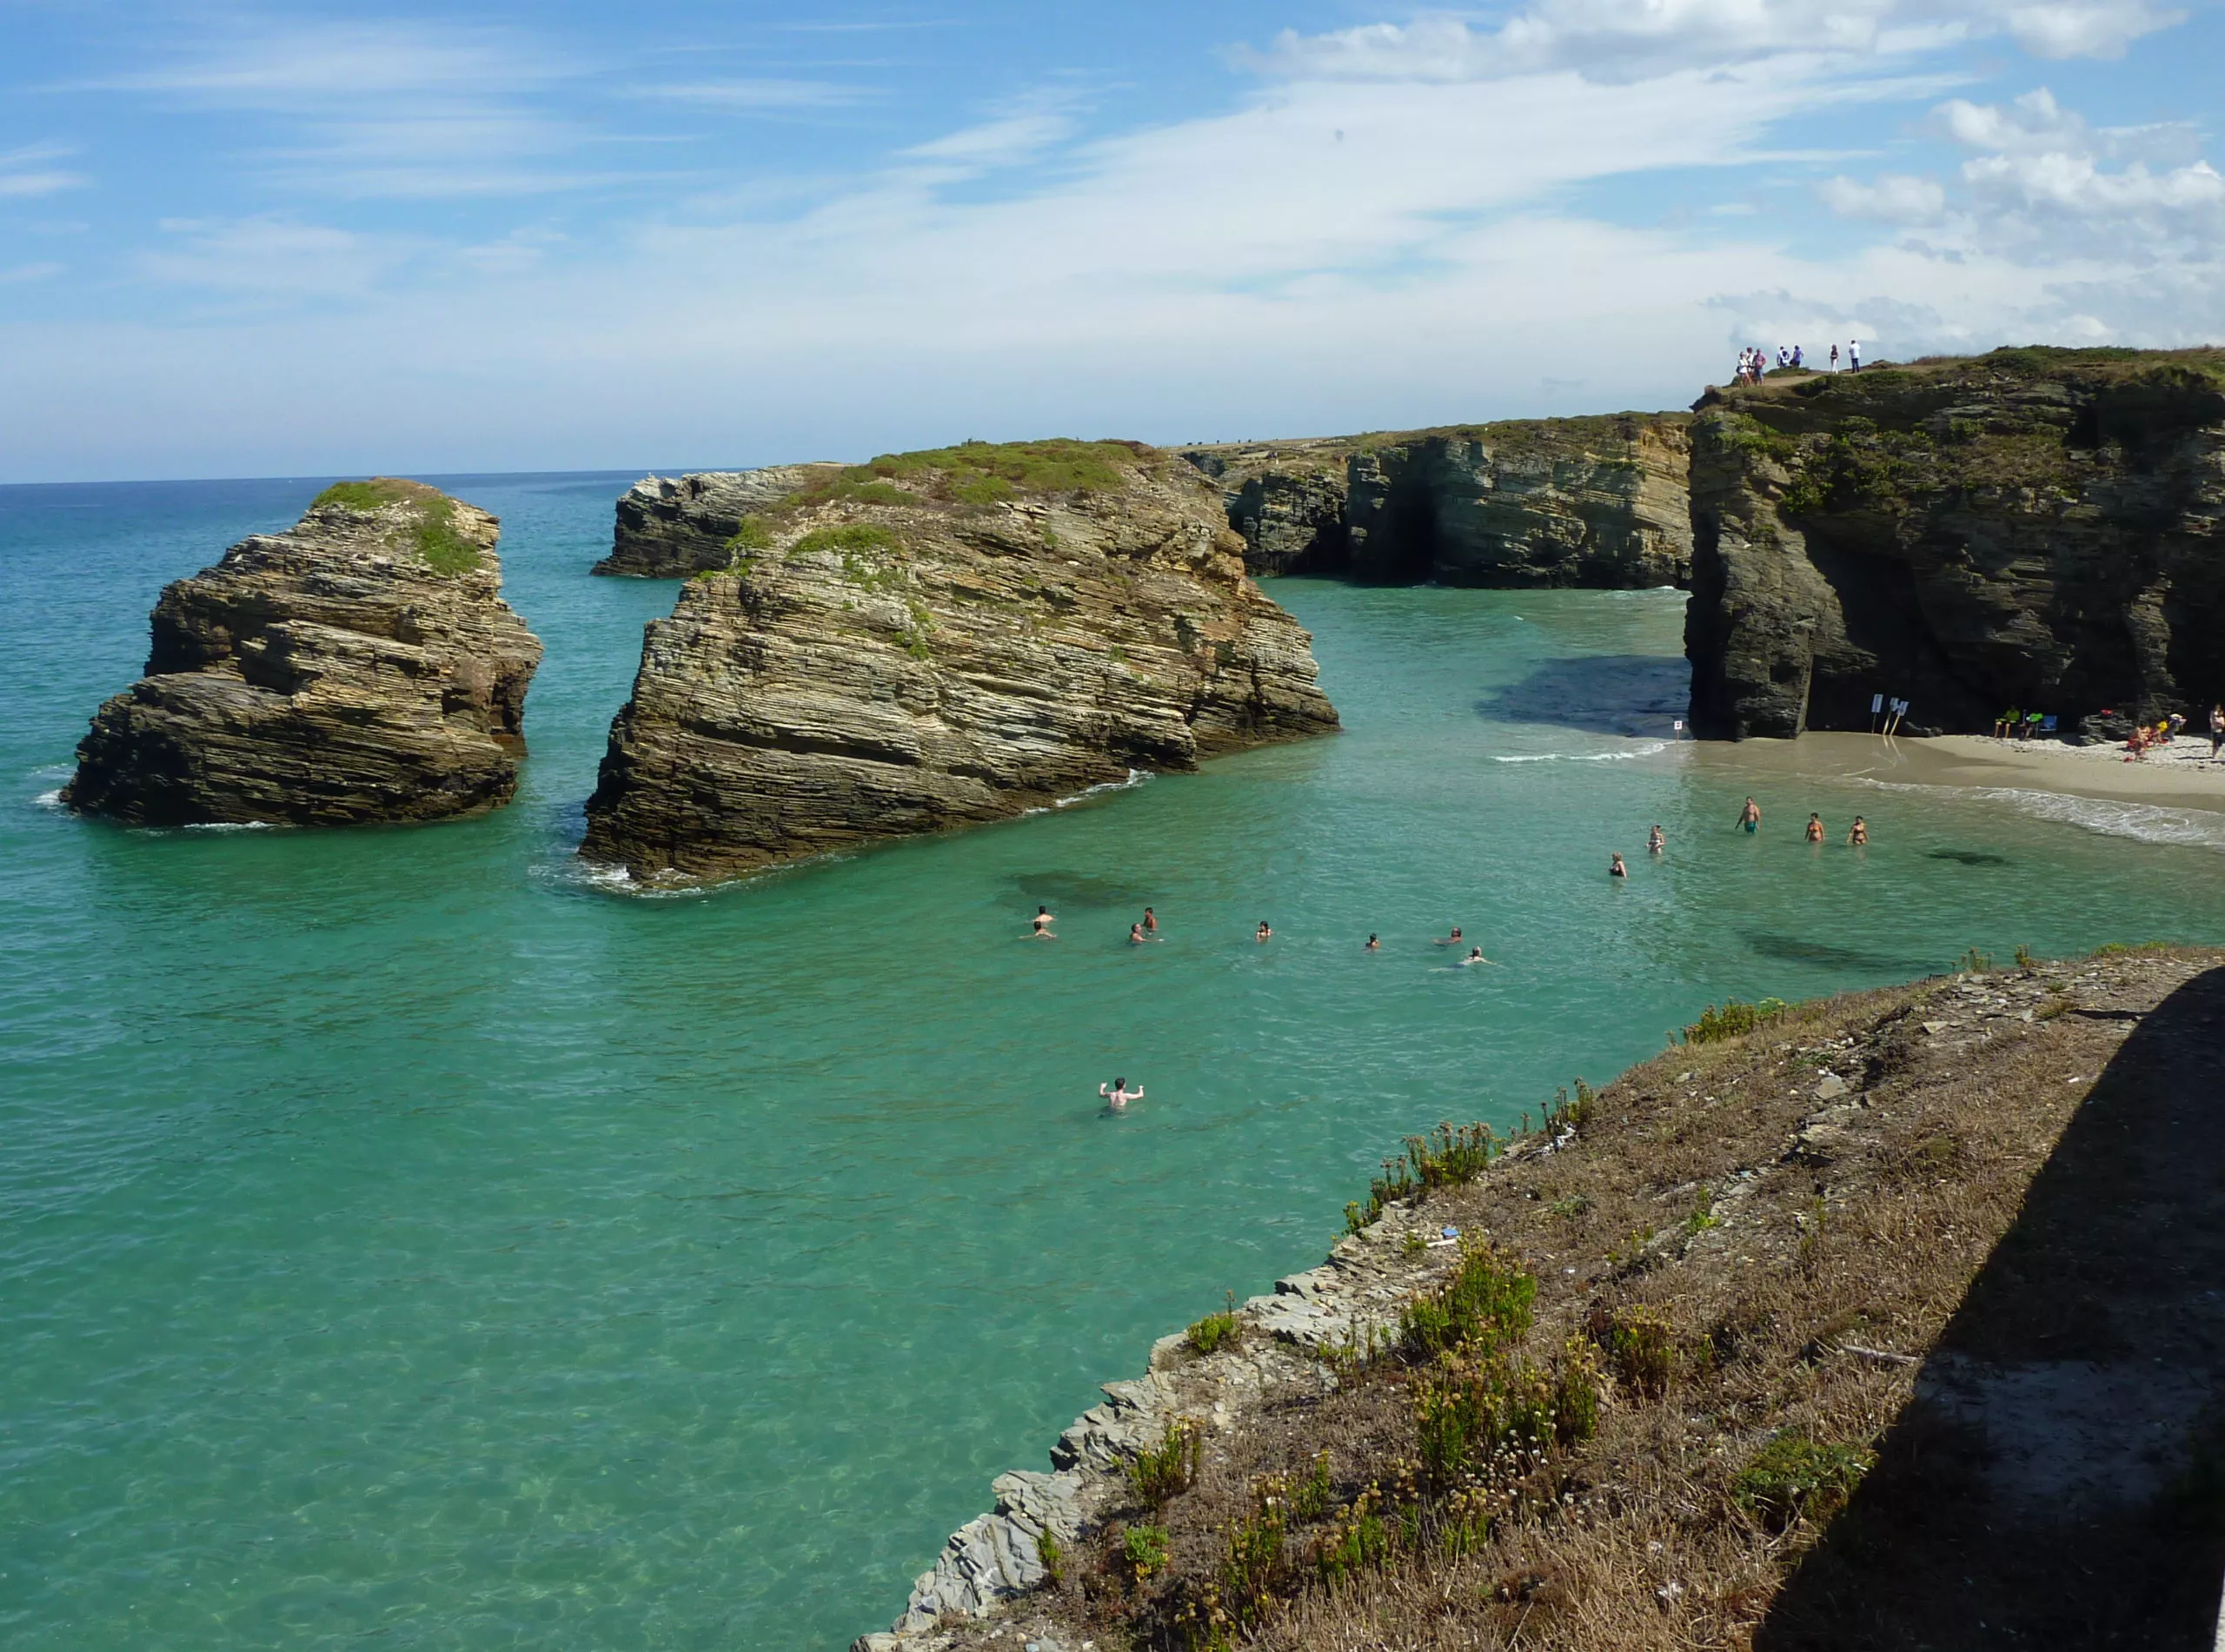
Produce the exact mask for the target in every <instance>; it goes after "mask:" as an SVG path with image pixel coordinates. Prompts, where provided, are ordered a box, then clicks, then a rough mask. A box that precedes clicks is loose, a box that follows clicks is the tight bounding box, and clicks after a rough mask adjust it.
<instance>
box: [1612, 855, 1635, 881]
mask: <svg viewBox="0 0 2225 1652" xmlns="http://www.w3.org/2000/svg"><path fill="white" fill-rule="evenodd" d="M1607 875H1608V876H1609V877H1610V878H1627V877H1629V876H1630V875H1631V869H1630V868H1629V867H1628V866H1624V864H1623V858H1622V856H1620V855H1618V854H1611V855H1609V856H1608V857H1607Z"/></svg>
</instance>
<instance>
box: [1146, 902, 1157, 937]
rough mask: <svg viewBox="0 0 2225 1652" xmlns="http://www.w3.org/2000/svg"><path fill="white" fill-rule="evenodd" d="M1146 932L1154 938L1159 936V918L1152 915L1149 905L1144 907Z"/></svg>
mask: <svg viewBox="0 0 2225 1652" xmlns="http://www.w3.org/2000/svg"><path fill="white" fill-rule="evenodd" d="M1144 933H1145V934H1146V935H1149V936H1151V937H1152V939H1158V936H1159V919H1156V918H1154V917H1152V910H1151V908H1150V907H1148V906H1146V907H1145V908H1144Z"/></svg>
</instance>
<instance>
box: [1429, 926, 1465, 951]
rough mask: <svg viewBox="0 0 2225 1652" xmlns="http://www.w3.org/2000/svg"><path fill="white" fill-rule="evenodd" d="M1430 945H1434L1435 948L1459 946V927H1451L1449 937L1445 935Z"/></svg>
mask: <svg viewBox="0 0 2225 1652" xmlns="http://www.w3.org/2000/svg"><path fill="white" fill-rule="evenodd" d="M1431 945H1436V946H1458V945H1460V926H1459V925H1458V924H1455V925H1453V926H1452V932H1451V934H1450V935H1447V936H1445V937H1444V938H1443V939H1440V940H1437V941H1433V942H1431Z"/></svg>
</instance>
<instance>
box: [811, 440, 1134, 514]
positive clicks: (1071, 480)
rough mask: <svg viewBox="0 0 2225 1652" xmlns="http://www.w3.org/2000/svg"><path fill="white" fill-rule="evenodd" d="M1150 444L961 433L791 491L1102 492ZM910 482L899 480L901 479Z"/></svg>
mask: <svg viewBox="0 0 2225 1652" xmlns="http://www.w3.org/2000/svg"><path fill="white" fill-rule="evenodd" d="M1149 451H1150V449H1149V448H1146V447H1144V446H1143V445H1142V444H1141V443H1139V442H1126V441H1071V440H1068V439H1066V438H1064V437H1059V438H1057V439H1055V440H1053V441H1002V442H991V441H962V442H960V443H959V444H958V446H956V447H954V448H925V449H922V450H921V451H920V452H918V453H891V454H881V455H880V457H879V458H878V459H875V460H873V461H872V462H871V463H869V464H863V465H852V466H849V467H847V468H845V469H843V470H842V471H840V473H838V474H835V475H834V476H832V477H830V478H828V479H827V481H822V482H819V483H817V484H815V485H814V486H813V487H810V488H805V489H803V490H802V491H801V492H800V493H796V494H791V495H789V497H788V498H787V500H784V501H782V508H788V509H794V508H807V507H809V506H814V505H823V504H828V503H833V502H835V501H843V500H850V501H858V502H860V503H865V504H880V505H912V504H917V503H919V502H920V500H921V499H922V498H923V497H924V498H927V499H934V500H940V501H946V502H949V503H953V504H959V505H993V504H996V503H997V502H998V501H1001V500H1006V499H1011V498H1013V497H1014V496H1016V495H1018V494H1073V493H1101V492H1104V491H1106V489H1109V488H1118V487H1119V486H1120V484H1121V482H1122V481H1123V480H1124V479H1125V477H1126V474H1127V473H1128V471H1129V470H1131V469H1132V468H1134V465H1135V463H1136V461H1137V460H1138V459H1139V458H1140V457H1141V456H1142V455H1143V454H1146V453H1148V452H1149ZM896 484H906V485H905V486H898V485H896Z"/></svg>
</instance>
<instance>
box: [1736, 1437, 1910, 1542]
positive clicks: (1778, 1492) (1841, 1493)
mask: <svg viewBox="0 0 2225 1652" xmlns="http://www.w3.org/2000/svg"><path fill="white" fill-rule="evenodd" d="M1874 1460H1875V1459H1874V1457H1873V1456H1872V1454H1871V1453H1870V1452H1868V1451H1864V1450H1858V1449H1857V1448H1856V1447H1854V1446H1850V1445H1823V1444H1819V1443H1817V1442H1816V1441H1814V1440H1811V1439H1810V1438H1809V1437H1808V1436H1806V1435H1804V1434H1801V1433H1798V1432H1796V1431H1794V1430H1786V1431H1785V1432H1783V1433H1782V1434H1779V1435H1778V1436H1776V1437H1775V1438H1774V1439H1772V1440H1771V1441H1770V1443H1768V1444H1767V1445H1765V1446H1763V1448H1762V1449H1761V1450H1760V1451H1759V1452H1758V1453H1757V1455H1756V1456H1755V1458H1754V1460H1753V1461H1752V1462H1751V1463H1748V1464H1747V1465H1746V1468H1745V1470H1744V1472H1743V1473H1742V1474H1740V1475H1739V1476H1738V1479H1737V1483H1736V1484H1735V1485H1733V1487H1732V1488H1731V1497H1732V1500H1733V1501H1734V1502H1736V1503H1737V1505H1738V1507H1739V1508H1740V1509H1743V1510H1744V1511H1745V1513H1746V1514H1747V1515H1748V1516H1750V1518H1752V1519H1754V1520H1756V1521H1757V1522H1759V1523H1761V1524H1762V1525H1763V1526H1765V1527H1767V1528H1768V1529H1770V1530H1771V1531H1783V1530H1784V1529H1786V1528H1787V1527H1789V1526H1790V1525H1791V1524H1792V1523H1793V1522H1794V1521H1796V1520H1799V1519H1802V1518H1803V1517H1804V1518H1807V1519H1810V1520H1821V1519H1825V1518H1828V1517H1829V1516H1830V1515H1832V1514H1834V1513H1836V1511H1837V1510H1838V1509H1839V1508H1840V1507H1841V1506H1842V1505H1843V1504H1844V1503H1845V1502H1846V1500H1847V1498H1848V1497H1849V1496H1852V1495H1853V1492H1854V1489H1855V1487H1856V1486H1857V1485H1859V1484H1860V1483H1861V1482H1862V1476H1863V1475H1865V1474H1867V1473H1868V1472H1869V1471H1870V1463H1872V1462H1873V1461H1874Z"/></svg>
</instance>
